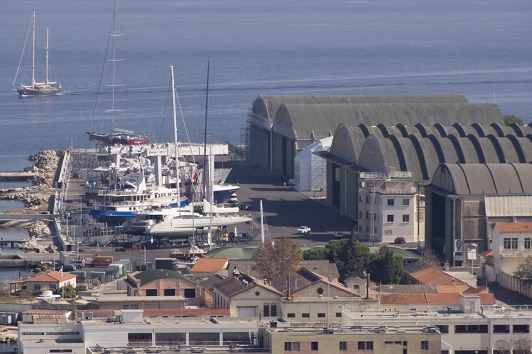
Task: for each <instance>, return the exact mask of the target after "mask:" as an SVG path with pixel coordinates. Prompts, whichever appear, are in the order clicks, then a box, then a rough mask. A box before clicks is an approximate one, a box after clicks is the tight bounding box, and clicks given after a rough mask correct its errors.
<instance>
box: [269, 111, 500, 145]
mask: <svg viewBox="0 0 532 354" xmlns="http://www.w3.org/2000/svg"><path fill="white" fill-rule="evenodd" d="M478 117H482V121H479V118H478ZM275 122H276V123H277V124H281V122H282V124H284V125H286V126H288V127H292V129H293V131H294V134H295V136H296V137H310V136H314V138H316V139H320V138H324V137H327V136H329V133H330V132H334V131H335V129H336V127H338V125H340V124H341V123H345V124H347V125H349V126H357V125H359V124H366V125H368V126H374V125H377V124H379V123H382V124H384V125H386V126H394V125H396V124H397V123H402V124H404V125H406V126H414V125H416V124H417V123H419V122H422V123H423V124H429V125H433V124H436V123H441V124H443V125H446V126H451V125H452V124H453V123H455V122H462V124H467V125H471V124H473V123H475V122H477V123H481V124H482V123H484V124H489V123H492V122H498V123H502V124H503V123H504V121H503V118H502V114H501V112H500V111H499V109H498V108H497V106H496V105H494V104H465V103H443V104H438V103H371V104H370V103H365V104H319V105H316V104H293V103H284V104H283V105H281V106H280V107H279V109H278V110H277V114H276V118H275ZM274 130H276V131H279V129H275V127H274Z"/></svg>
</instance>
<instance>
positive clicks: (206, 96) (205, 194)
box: [203, 62, 213, 203]
mask: <svg viewBox="0 0 532 354" xmlns="http://www.w3.org/2000/svg"><path fill="white" fill-rule="evenodd" d="M209 72H210V63H209V62H207V90H206V94H205V137H204V140H203V198H207V180H206V178H207V169H209V179H210V178H211V176H210V172H211V171H210V168H209V167H208V166H207V113H208V111H209ZM209 198H210V196H209ZM210 202H211V203H212V202H213V200H210Z"/></svg>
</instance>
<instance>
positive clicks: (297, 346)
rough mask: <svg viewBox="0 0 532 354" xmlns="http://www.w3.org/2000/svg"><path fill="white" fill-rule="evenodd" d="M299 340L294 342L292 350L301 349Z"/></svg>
mask: <svg viewBox="0 0 532 354" xmlns="http://www.w3.org/2000/svg"><path fill="white" fill-rule="evenodd" d="M299 348H300V347H299V342H292V351H293V352H298V351H299V350H300V349H299Z"/></svg>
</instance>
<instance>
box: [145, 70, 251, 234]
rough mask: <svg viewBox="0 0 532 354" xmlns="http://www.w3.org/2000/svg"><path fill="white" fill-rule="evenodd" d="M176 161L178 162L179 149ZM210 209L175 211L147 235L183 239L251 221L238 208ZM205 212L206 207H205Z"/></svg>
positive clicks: (153, 225)
mask: <svg viewBox="0 0 532 354" xmlns="http://www.w3.org/2000/svg"><path fill="white" fill-rule="evenodd" d="M170 71H171V75H172V96H173V100H172V102H173V106H174V140H175V141H174V143H176V144H177V128H176V123H175V120H176V113H175V111H176V110H175V84H174V68H173V67H172V66H171V67H170ZM175 159H176V161H178V156H177V149H176V156H175ZM209 209H210V210H211V214H210V215H202V214H198V213H194V212H192V211H191V210H188V211H185V210H174V211H173V212H170V213H166V215H164V216H162V219H160V220H157V221H156V222H155V223H152V224H151V225H149V226H147V227H146V233H147V234H149V235H151V236H153V237H157V238H161V237H168V238H183V236H187V235H190V234H192V235H193V234H194V233H195V232H196V231H198V230H207V229H209V230H217V229H219V228H221V227H226V226H232V225H237V224H241V223H245V222H248V221H250V220H251V218H249V217H248V216H243V215H238V214H237V213H236V212H238V208H235V210H233V211H234V212H235V213H234V214H232V215H227V214H216V213H214V212H212V210H213V209H212V203H209ZM205 211H206V207H205V206H204V212H205ZM193 238H194V237H193Z"/></svg>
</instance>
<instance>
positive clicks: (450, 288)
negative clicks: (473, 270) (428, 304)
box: [436, 284, 470, 294]
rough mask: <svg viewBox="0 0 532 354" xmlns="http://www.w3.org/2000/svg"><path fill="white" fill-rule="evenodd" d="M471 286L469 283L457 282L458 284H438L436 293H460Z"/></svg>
mask: <svg viewBox="0 0 532 354" xmlns="http://www.w3.org/2000/svg"><path fill="white" fill-rule="evenodd" d="M469 288H470V286H469V285H467V284H457V285H436V293H438V294H460V293H462V292H464V291H466V290H467V289H469Z"/></svg>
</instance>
